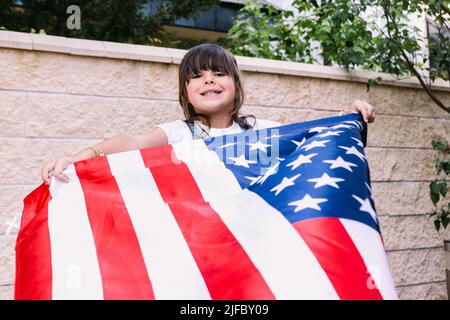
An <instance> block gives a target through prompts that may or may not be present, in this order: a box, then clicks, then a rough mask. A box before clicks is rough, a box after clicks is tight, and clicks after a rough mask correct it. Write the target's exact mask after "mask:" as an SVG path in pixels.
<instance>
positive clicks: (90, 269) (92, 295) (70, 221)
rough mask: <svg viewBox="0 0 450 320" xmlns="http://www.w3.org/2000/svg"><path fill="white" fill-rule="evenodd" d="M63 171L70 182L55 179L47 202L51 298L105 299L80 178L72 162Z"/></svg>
mask: <svg viewBox="0 0 450 320" xmlns="http://www.w3.org/2000/svg"><path fill="white" fill-rule="evenodd" d="M64 173H65V174H66V175H67V176H68V177H69V179H70V183H64V182H60V181H58V180H56V179H54V178H53V179H52V183H51V185H50V193H51V195H52V198H53V199H52V200H51V201H50V202H49V204H48V228H49V233H50V246H51V261H52V277H53V283H52V299H54V300H58V299H64V300H74V299H103V287H102V280H101V275H100V267H99V264H98V259H97V253H96V249H95V242H94V236H93V234H92V229H91V225H90V223H89V218H88V215H87V211H86V205H85V199H84V194H83V190H82V189H81V184H80V180H79V179H78V177H77V175H76V172H75V167H74V165H73V164H72V165H70V166H68V168H67V169H66V170H65V171H64ZM56 194H57V196H56Z"/></svg>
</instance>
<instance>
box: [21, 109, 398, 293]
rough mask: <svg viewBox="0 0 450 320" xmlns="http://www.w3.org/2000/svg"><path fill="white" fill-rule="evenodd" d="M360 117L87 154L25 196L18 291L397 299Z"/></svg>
mask: <svg viewBox="0 0 450 320" xmlns="http://www.w3.org/2000/svg"><path fill="white" fill-rule="evenodd" d="M366 135H367V126H366V124H365V123H364V122H363V121H362V119H361V116H360V115H357V114H350V115H346V116H341V117H332V118H325V119H319V120H314V121H309V122H301V123H296V124H291V125H286V126H280V127H275V128H270V129H264V130H258V131H246V132H242V133H239V134H233V135H226V136H220V137H212V138H208V139H204V140H201V139H200V140H194V141H185V142H181V143H178V144H173V145H167V146H162V147H154V148H148V149H142V150H135V151H129V152H123V153H118V154H112V155H108V156H106V157H99V158H94V159H89V160H85V161H81V162H77V163H75V164H73V165H71V166H69V167H68V168H67V169H66V170H65V173H66V174H67V175H68V176H69V179H70V182H69V183H67V184H65V183H60V182H58V181H56V180H54V181H52V184H51V186H50V188H48V187H46V186H45V185H41V186H40V187H38V188H37V189H35V190H34V191H33V192H32V193H30V194H29V195H28V196H27V197H26V198H25V200H24V210H23V215H22V221H21V227H20V231H19V234H18V238H17V243H16V281H15V298H16V299H188V300H192V299H193V300H204V299H233V300H235V299H264V300H266V299H396V298H397V295H396V291H395V286H394V283H393V280H392V276H391V273H390V270H389V265H388V261H387V258H386V253H385V250H384V246H383V241H382V238H381V235H380V229H379V223H378V219H377V215H376V211H375V204H374V200H373V197H372V191H371V187H370V175H369V168H368V163H367V158H366V156H365V155H364V147H365V144H366Z"/></svg>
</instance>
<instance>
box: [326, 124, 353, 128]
mask: <svg viewBox="0 0 450 320" xmlns="http://www.w3.org/2000/svg"><path fill="white" fill-rule="evenodd" d="M331 128H332V129H339V128H344V129H351V128H352V126H349V125H348V124H343V123H339V124H338V125H335V126H332V127H331Z"/></svg>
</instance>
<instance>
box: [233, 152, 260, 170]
mask: <svg viewBox="0 0 450 320" xmlns="http://www.w3.org/2000/svg"><path fill="white" fill-rule="evenodd" d="M228 159H231V160H233V161H234V165H235V166H238V167H245V168H250V166H249V164H255V163H256V161H253V160H247V159H245V154H241V156H240V157H238V158H236V157H229V158H228Z"/></svg>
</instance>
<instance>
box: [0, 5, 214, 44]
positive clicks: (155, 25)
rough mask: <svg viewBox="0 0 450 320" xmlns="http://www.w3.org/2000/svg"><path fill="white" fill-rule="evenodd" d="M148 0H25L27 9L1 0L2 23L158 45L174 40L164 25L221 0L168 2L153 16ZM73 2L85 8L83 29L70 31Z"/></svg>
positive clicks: (13, 27) (15, 27)
mask: <svg viewBox="0 0 450 320" xmlns="http://www.w3.org/2000/svg"><path fill="white" fill-rule="evenodd" d="M148 2H149V1H147V0H127V1H117V0H71V1H68V0H23V1H22V3H23V8H18V9H17V8H16V10H14V9H12V8H14V5H13V3H14V1H9V0H0V10H1V12H0V26H3V27H4V28H6V29H8V30H15V31H23V32H30V30H32V29H34V30H44V31H45V33H46V34H49V35H57V36H65V37H76V38H84V39H95V40H104V41H114V42H125V43H135V44H158V43H162V42H164V41H170V40H173V39H174V38H173V35H171V34H168V33H165V32H164V31H163V28H162V27H163V25H165V24H170V23H172V22H174V21H175V20H176V19H178V18H189V17H193V16H195V15H196V14H198V13H199V12H201V11H203V10H207V9H210V8H213V7H214V6H217V5H218V3H219V0H172V1H164V2H163V3H162V5H161V6H160V8H159V10H158V11H157V12H156V13H154V14H152V15H151V16H148V15H145V14H144V11H145V6H146V5H147V4H148ZM69 5H77V6H79V7H80V11H81V29H80V30H76V29H74V30H69V29H68V28H67V27H66V21H67V18H68V17H69V14H68V13H67V12H66V10H67V7H69Z"/></svg>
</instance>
